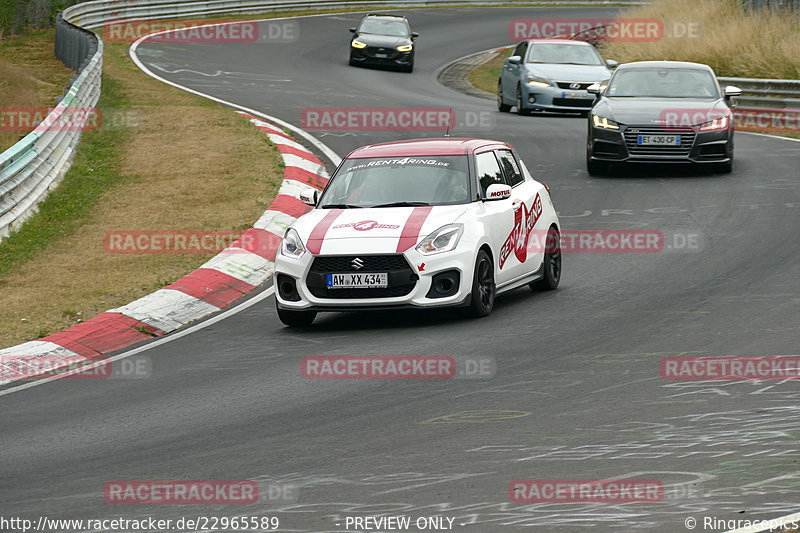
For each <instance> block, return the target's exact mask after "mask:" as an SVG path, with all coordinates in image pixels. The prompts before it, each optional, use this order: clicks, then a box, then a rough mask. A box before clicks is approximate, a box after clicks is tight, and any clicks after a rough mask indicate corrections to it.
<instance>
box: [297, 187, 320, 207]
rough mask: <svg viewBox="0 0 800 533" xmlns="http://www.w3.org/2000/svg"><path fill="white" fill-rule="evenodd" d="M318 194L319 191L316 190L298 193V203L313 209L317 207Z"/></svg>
mask: <svg viewBox="0 0 800 533" xmlns="http://www.w3.org/2000/svg"><path fill="white" fill-rule="evenodd" d="M318 194H319V191H318V190H317V189H305V190H303V191H301V192H300V201H301V202H303V203H304V204H306V205H310V206H311V207H314V206H315V205H317V200H318V198H317V195H318Z"/></svg>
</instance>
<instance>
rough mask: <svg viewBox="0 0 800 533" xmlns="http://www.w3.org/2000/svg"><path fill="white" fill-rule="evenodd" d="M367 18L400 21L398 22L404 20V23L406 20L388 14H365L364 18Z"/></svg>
mask: <svg viewBox="0 0 800 533" xmlns="http://www.w3.org/2000/svg"><path fill="white" fill-rule="evenodd" d="M367 17H370V18H385V19H400V20H406V21H407V20H408V19H406V17H404V16H403V15H389V14H386V13H367V14H366V15H364V18H367Z"/></svg>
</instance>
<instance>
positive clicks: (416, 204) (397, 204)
mask: <svg viewBox="0 0 800 533" xmlns="http://www.w3.org/2000/svg"><path fill="white" fill-rule="evenodd" d="M426 205H431V204H429V203H428V202H392V203H389V204H380V205H373V206H372V207H421V206H426Z"/></svg>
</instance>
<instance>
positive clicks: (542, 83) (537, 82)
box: [528, 76, 552, 87]
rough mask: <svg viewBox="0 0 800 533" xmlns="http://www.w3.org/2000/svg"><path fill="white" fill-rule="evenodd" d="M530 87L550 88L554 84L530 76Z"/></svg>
mask: <svg viewBox="0 0 800 533" xmlns="http://www.w3.org/2000/svg"><path fill="white" fill-rule="evenodd" d="M528 85H530V86H531V87H550V86H551V85H552V84H551V83H550V82H549V81H547V80H546V79H544V78H540V77H538V76H528Z"/></svg>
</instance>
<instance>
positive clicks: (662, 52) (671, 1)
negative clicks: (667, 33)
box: [599, 0, 800, 79]
mask: <svg viewBox="0 0 800 533" xmlns="http://www.w3.org/2000/svg"><path fill="white" fill-rule="evenodd" d="M621 16H623V17H630V18H658V19H662V20H665V21H667V22H669V21H672V20H681V21H692V22H695V21H696V22H700V23H701V32H700V37H699V38H697V39H672V40H671V39H663V40H660V41H657V42H649V43H648V42H608V43H603V44H602V45H601V46H600V47H599V48H600V51H601V53H602V55H603V57H609V58H613V59H616V60H617V61H619V62H621V63H624V62H629V61H641V60H650V59H669V60H680V61H695V62H698V63H705V64H707V65H710V66H711V67H712V68H713V69H714V71H715V72H716V73H717V75H718V76H731V77H751V78H783V79H800V14H798V15H796V16H791V15H788V14H786V13H784V14H782V13H780V12H771V11H769V10H761V11H756V12H747V11H745V10H744V9H742V8H741V7H740V6H739V3H738V0H656V1H655V2H653V3H652V4H648V5H645V6H641V7H636V8H632V9H630V10H628V11H625V12H624V14H622V15H621Z"/></svg>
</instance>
